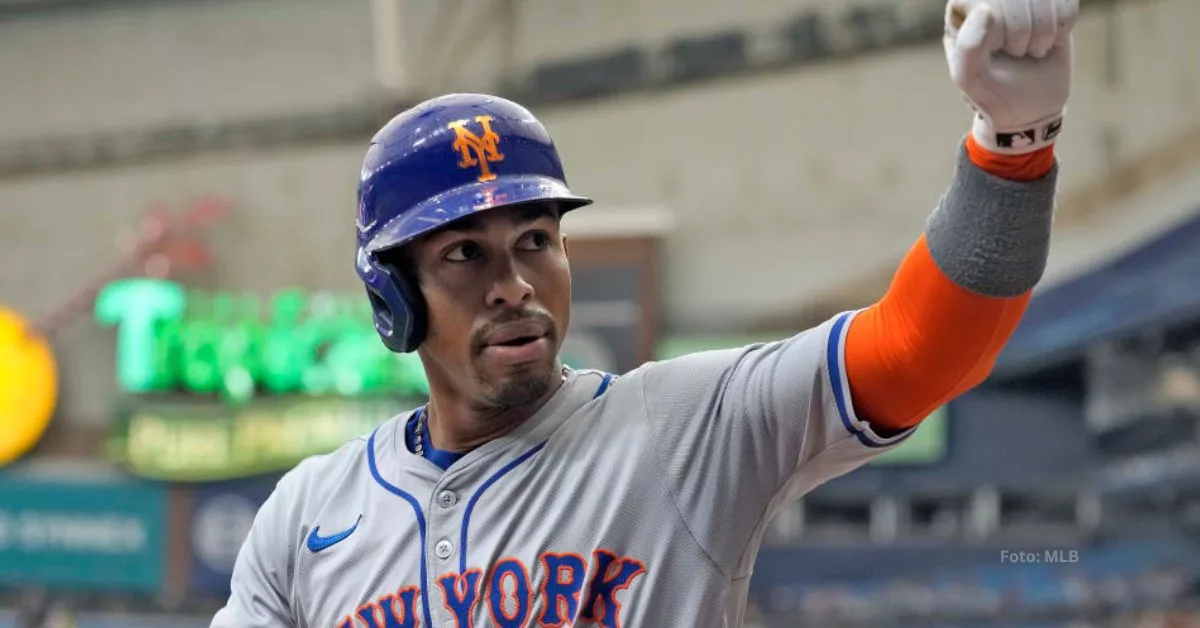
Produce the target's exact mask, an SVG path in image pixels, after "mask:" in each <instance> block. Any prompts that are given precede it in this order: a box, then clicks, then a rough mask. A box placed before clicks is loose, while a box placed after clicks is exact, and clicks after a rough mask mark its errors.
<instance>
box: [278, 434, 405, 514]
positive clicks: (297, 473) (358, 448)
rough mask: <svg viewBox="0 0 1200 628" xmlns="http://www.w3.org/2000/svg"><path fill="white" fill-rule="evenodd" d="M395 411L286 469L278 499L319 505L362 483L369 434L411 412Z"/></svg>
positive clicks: (364, 474)
mask: <svg viewBox="0 0 1200 628" xmlns="http://www.w3.org/2000/svg"><path fill="white" fill-rule="evenodd" d="M411 414H412V413H411V412H405V413H402V414H400V415H397V416H395V417H393V418H391V419H389V420H388V421H386V422H385V423H383V424H382V425H380V426H379V427H378V428H376V429H375V430H373V431H372V432H369V433H366V434H361V435H359V436H356V437H354V438H352V439H350V440H348V441H346V442H345V443H343V444H342V445H341V446H340V447H338V448H337V449H335V450H333V451H331V452H328V453H323V454H316V455H312V456H308V457H307V458H305V459H303V460H301V461H300V462H299V463H297V464H296V465H295V466H294V467H292V469H291V470H290V471H288V472H287V473H285V474H284V475H283V477H282V478H281V479H280V480H279V483H278V484H277V486H276V489H275V491H276V493H277V494H279V496H280V499H283V500H286V501H290V502H294V503H297V504H306V505H310V506H311V505H319V504H323V503H325V502H327V501H328V500H330V499H332V498H335V497H338V496H345V495H346V494H347V492H348V490H349V489H351V488H352V487H356V486H362V485H363V484H364V479H365V476H366V475H367V474H368V473H369V471H368V470H367V465H366V463H365V460H366V454H367V448H368V447H369V446H370V443H371V437H372V435H374V434H376V433H379V432H383V431H390V430H392V429H395V425H396V424H397V423H400V422H402V421H403V420H404V418H405V417H407V416H409V415H411Z"/></svg>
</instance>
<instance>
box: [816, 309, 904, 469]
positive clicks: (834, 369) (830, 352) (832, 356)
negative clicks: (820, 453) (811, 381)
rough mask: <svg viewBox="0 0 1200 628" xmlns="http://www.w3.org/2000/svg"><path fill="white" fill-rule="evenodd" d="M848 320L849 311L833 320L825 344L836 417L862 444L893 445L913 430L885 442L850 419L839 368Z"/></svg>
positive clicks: (879, 446) (875, 445)
mask: <svg viewBox="0 0 1200 628" xmlns="http://www.w3.org/2000/svg"><path fill="white" fill-rule="evenodd" d="M848 322H850V314H849V313H846V314H842V315H841V316H839V317H838V318H837V320H836V321H834V322H833V328H832V329H830V330H829V343H828V345H826V351H825V359H826V361H827V366H828V369H829V385H830V386H831V387H832V388H833V401H834V403H836V404H837V411H838V417H840V418H841V419H842V426H843V427H845V428H846V431H847V432H850V433H851V434H853V435H854V436H855V438H857V439H858V442H860V443H862V444H863V445H866V446H867V447H871V448H875V449H882V448H884V447H891V446H892V445H895V444H896V443H899V442H900V441H902V440H905V439H906V438H908V437H909V436H911V435H912V433H913V432H914V431H915V430H914V429H909V430H907V431H906V432H905V433H904V434H903V435H902V436H900V437H899V438H893V439H890V440H888V441H887V442H879V441H877V440H875V439H873V438H872V437H871V436H870V435H869V434H867V432H866V431H865V430H863V429H861V428H858V427H855V425H854V421H852V420H851V418H850V409H849V405H848V404H849V403H850V400H848V399H846V393H844V392H843V390H842V388H843V386H842V368H841V357H842V336H843V333H842V330H843V329H844V328H845V327H846V324H847V323H848ZM845 389H846V390H849V389H850V386H848V385H847V386H845Z"/></svg>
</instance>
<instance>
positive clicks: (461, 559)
mask: <svg viewBox="0 0 1200 628" xmlns="http://www.w3.org/2000/svg"><path fill="white" fill-rule="evenodd" d="M612 379H613V376H612V373H605V374H604V379H602V380H601V381H600V386H599V387H598V388H596V394H594V395H592V399H596V398H598V397H600V395H603V394H604V392H605V391H607V390H608V385H609V384H610V383H611V382H612ZM547 442H548V441H542V442H540V443H538V444H537V445H536V446H534V447H533V449H530V450H529V451H527V452H525V453H523V454H521V455H520V456H518V457H517V458H516V459H515V460H513V461H512V462H510V463H508V464H506V465H504V467H502V468H501V469H500V470H499V471H496V472H495V473H493V474H492V477H490V478H488V479H487V481H486V482H484V483H483V484H482V485H480V487H479V489H478V490H476V491H475V494H474V495H472V496H471V501H469V502H467V509H466V511H464V512H463V523H462V532H461V533H460V535H459V539H458V550H459V554H458V573H460V574H464V573H466V572H467V532H468V531H469V530H470V528H471V513H473V512H474V511H475V504H477V503H479V498H480V497H483V493H484V492H485V491H487V490H488V488H490V487H491V486H492V485H493V484H495V483H496V482H497V481H498V480H499V479H500V478H502V477H504V476H505V475H506V474H507V473H508V472H509V471H512V470H513V469H515V468H517V467H519V466H521V463H522V462H525V461H526V460H529V459H530V458H532V457H533V456H534V454H536V453H537V452H539V451H541V450H542V448H543V447H545V446H546V443H547ZM424 547H425V546H424V544H422V546H421V548H422V550H424ZM423 564H424V563H422V565H423Z"/></svg>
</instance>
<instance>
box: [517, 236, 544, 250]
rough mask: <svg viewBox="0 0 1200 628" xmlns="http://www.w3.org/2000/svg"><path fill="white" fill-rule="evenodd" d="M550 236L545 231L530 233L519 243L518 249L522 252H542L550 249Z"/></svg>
mask: <svg viewBox="0 0 1200 628" xmlns="http://www.w3.org/2000/svg"><path fill="white" fill-rule="evenodd" d="M550 242H551V240H550V234H548V233H546V232H545V231H530V232H529V233H526V234H525V235H523V236H521V239H520V240H518V241H517V248H518V249H521V250H522V251H541V250H543V249H548V248H550Z"/></svg>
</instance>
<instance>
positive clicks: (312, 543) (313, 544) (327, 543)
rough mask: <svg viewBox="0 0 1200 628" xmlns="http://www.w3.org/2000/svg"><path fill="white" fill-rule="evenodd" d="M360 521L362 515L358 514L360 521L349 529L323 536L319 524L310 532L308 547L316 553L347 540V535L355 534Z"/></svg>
mask: <svg viewBox="0 0 1200 628" xmlns="http://www.w3.org/2000/svg"><path fill="white" fill-rule="evenodd" d="M360 521H362V515H359V516H358V521H355V522H354V525H353V526H350V528H349V529H347V530H342V531H341V532H338V533H337V534H331V535H329V536H321V535H320V533H319V531H320V530H321V526H317V527H315V528H313V529H312V532H309V533H308V549H309V551H312V552H314V553H316V552H319V551H321V550H324V549H329V548H331V547H333V546H334V545H337V544H338V543H341V542H342V541H344V540H346V537H348V536H350V535H351V534H354V531H355V530H357V529H358V523H359V522H360Z"/></svg>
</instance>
